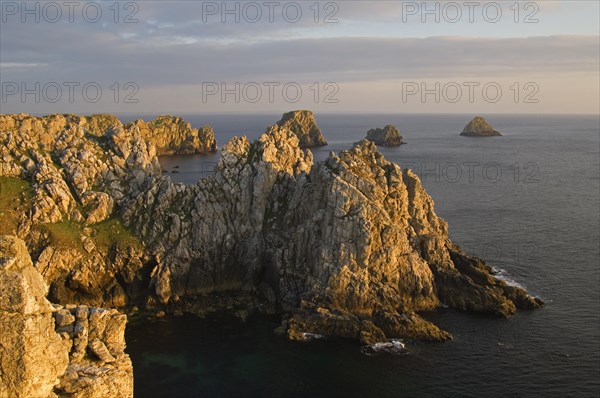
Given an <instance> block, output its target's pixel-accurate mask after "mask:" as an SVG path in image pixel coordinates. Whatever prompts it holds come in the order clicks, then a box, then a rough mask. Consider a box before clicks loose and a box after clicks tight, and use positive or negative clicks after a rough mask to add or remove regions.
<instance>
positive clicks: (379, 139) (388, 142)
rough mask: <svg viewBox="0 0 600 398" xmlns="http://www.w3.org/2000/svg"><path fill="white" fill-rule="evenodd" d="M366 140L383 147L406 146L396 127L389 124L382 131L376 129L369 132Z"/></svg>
mask: <svg viewBox="0 0 600 398" xmlns="http://www.w3.org/2000/svg"><path fill="white" fill-rule="evenodd" d="M366 139H367V140H369V141H373V142H374V143H375V144H376V145H381V146H400V145H403V144H406V142H404V141H403V140H402V136H401V135H400V132H399V131H398V129H397V128H396V126H392V125H389V124H388V125H387V126H385V127H384V128H382V129H380V128H375V129H371V130H369V131H367V137H366Z"/></svg>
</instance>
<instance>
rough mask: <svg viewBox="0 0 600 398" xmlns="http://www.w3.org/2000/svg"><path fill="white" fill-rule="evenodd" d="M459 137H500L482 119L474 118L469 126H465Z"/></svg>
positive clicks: (479, 117)
mask: <svg viewBox="0 0 600 398" xmlns="http://www.w3.org/2000/svg"><path fill="white" fill-rule="evenodd" d="M460 135H464V136H467V137H497V136H502V134H500V133H499V132H498V131H497V130H495V129H494V128H493V127H492V126H491V125H490V124H489V123H488V122H487V120H485V119H484V118H482V117H481V116H476V117H475V118H474V119H473V120H471V122H470V123H469V124H467V125H466V126H465V128H464V130H463V132H462V133H460Z"/></svg>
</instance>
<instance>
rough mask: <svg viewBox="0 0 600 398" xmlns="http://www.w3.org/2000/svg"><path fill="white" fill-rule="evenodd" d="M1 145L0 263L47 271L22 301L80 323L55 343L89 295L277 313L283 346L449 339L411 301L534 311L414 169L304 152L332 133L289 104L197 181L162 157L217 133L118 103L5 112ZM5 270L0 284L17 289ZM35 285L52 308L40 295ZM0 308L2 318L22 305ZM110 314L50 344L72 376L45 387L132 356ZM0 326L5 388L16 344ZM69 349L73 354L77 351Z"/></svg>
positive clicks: (366, 153)
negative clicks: (167, 168)
mask: <svg viewBox="0 0 600 398" xmlns="http://www.w3.org/2000/svg"><path fill="white" fill-rule="evenodd" d="M0 142H1V145H0V171H1V174H0V185H1V188H2V191H1V192H2V195H1V198H0V205H1V207H0V210H1V217H2V225H0V235H5V236H4V237H2V238H1V239H2V240H1V242H11V243H10V245H9V244H8V243H7V244H4V243H3V244H2V245H0V247H1V248H2V253H0V257H2V264H6V263H7V262H8V263H10V264H12V263H13V262H15V261H21V262H24V263H25V264H26V266H24V267H21V268H15V266H11V267H12V268H10V269H9V271H10V272H12V273H13V274H14V273H19V272H21V271H19V270H20V269H23V268H26V269H27V275H30V276H31V275H34V274H37V273H39V275H41V278H38V277H35V276H31V278H33V279H35V281H34V282H32V283H30V284H29V285H31V286H32V287H31V288H27V289H25V290H26V292H23V293H22V294H21V293H19V294H20V296H19V297H21V298H23V297H25V296H24V295H32V296H31V297H34V298H35V301H36V302H40V303H42V304H40V306H41V307H43V308H41V307H40V308H41V309H35V310H31V311H29V312H28V313H27V314H36V315H35V316H38V315H37V314H40V315H39V316H40V317H44V318H43V322H46V323H48V324H51V323H52V322H53V320H52V319H50V318H48V316H49V315H48V314H51V313H52V314H54V315H52V316H53V317H54V319H55V321H54V322H55V325H54V326H55V328H59V327H63V326H60V325H64V326H66V327H69V326H70V325H73V326H72V327H73V332H72V334H71V332H70V329H69V330H68V331H66V332H65V333H66V334H64V335H63V334H59V335H60V336H62V340H63V341H68V340H69V339H71V338H72V337H71V336H75V337H73V338H81V336H79V335H78V334H77V332H76V331H75V329H77V330H81V328H79V329H78V328H77V324H78V323H77V322H79V319H81V320H82V322H83V318H84V314H91V311H92V310H89V309H88V307H87V306H93V307H107V308H121V307H128V306H134V305H135V306H143V307H144V308H146V309H147V310H150V311H165V312H167V313H177V312H190V313H195V314H198V315H203V314H206V313H209V312H215V311H220V310H227V311H233V312H234V313H235V314H236V315H237V316H238V317H239V318H241V319H245V318H246V317H247V316H248V315H249V314H251V313H254V312H259V313H269V314H281V315H282V324H281V326H280V327H279V328H278V329H277V332H278V333H280V334H283V335H286V336H288V338H290V339H293V340H303V339H307V338H309V336H311V335H314V334H319V335H326V336H337V337H344V338H350V339H355V340H359V341H361V342H362V343H363V344H374V343H378V342H386V341H388V339H391V338H410V339H418V340H428V341H443V340H448V339H451V335H450V334H449V333H447V332H446V331H444V330H441V329H440V328H438V327H437V326H436V325H434V324H432V323H430V322H428V321H426V320H425V319H423V318H422V317H421V316H420V315H419V314H418V312H419V311H424V310H432V309H435V308H439V307H442V306H449V307H452V308H456V309H458V310H468V311H476V312H482V313H489V314H496V315H499V316H504V317H507V316H509V315H512V314H514V313H515V311H516V310H517V309H533V308H538V307H540V306H542V305H543V303H542V301H541V300H539V299H537V298H534V297H532V296H530V295H529V294H528V293H527V292H526V291H525V290H523V289H522V288H520V287H516V286H512V285H509V284H507V283H505V282H504V281H502V280H500V279H497V278H496V277H495V276H494V274H493V272H492V270H491V267H489V266H488V265H486V264H485V262H484V261H483V260H480V259H478V258H474V257H471V256H468V255H467V254H465V253H464V252H463V251H462V250H461V249H460V247H459V246H458V245H456V244H455V243H453V242H452V241H450V239H449V237H448V226H447V224H446V222H445V221H444V220H443V219H441V218H440V217H438V216H437V215H436V213H435V211H434V203H433V200H432V199H431V197H430V196H429V195H428V194H427V193H426V192H425V190H424V188H423V186H422V185H421V182H420V180H419V178H418V177H417V176H416V175H415V174H414V173H413V172H411V171H410V170H401V169H400V167H399V166H398V165H397V164H394V163H390V162H388V161H387V160H386V159H385V158H384V157H383V155H382V154H381V153H380V152H379V151H378V150H377V147H376V146H375V144H374V143H373V142H371V141H369V140H363V141H360V142H358V143H355V144H354V145H353V146H352V147H351V148H349V149H348V150H345V151H341V152H340V153H338V154H336V153H333V152H331V153H330V155H329V157H328V158H327V159H326V160H325V161H324V162H319V163H314V162H313V156H312V153H311V152H310V150H308V149H304V148H306V147H309V146H314V145H324V143H326V141H325V139H324V137H322V134H321V133H320V129H319V128H318V127H317V126H316V122H315V121H314V117H313V116H312V113H310V112H307V111H298V112H291V113H288V114H285V115H284V116H283V118H282V119H281V120H280V121H279V122H278V123H276V124H275V125H273V126H271V127H269V128H268V129H267V130H266V132H265V133H264V134H263V135H262V136H261V137H260V138H259V139H258V140H256V141H254V142H250V141H249V140H248V139H247V138H246V137H234V138H233V139H231V140H230V141H229V142H228V143H226V144H225V145H224V146H223V147H222V156H221V158H220V160H219V162H218V165H217V167H216V168H215V174H214V176H209V177H207V178H203V179H201V180H200V181H198V182H197V183H196V184H194V185H184V184H179V183H173V182H172V181H171V179H170V177H168V176H167V175H163V172H162V170H161V167H160V164H159V162H158V155H159V154H164V153H202V152H209V151H214V150H216V141H215V140H214V135H213V134H212V129H210V127H208V126H205V127H204V128H203V129H202V130H201V131H198V130H195V129H193V128H191V126H190V125H189V124H188V123H186V122H184V121H183V120H181V119H180V118H173V117H170V116H169V117H159V118H157V119H155V121H153V122H150V123H146V122H143V121H140V120H138V121H136V122H134V123H130V124H127V125H123V124H122V123H121V122H120V121H119V120H118V119H117V118H115V117H114V116H110V115H94V116H88V117H84V116H76V115H50V116H46V117H34V116H30V115H26V114H20V115H0ZM15 245H16V246H15ZM8 247H18V248H19V249H18V250H16V249H8ZM15 250H16V251H15ZM25 252H27V253H25ZM11 258H13V259H15V258H16V259H19V260H10V259H11ZM29 258H30V259H29ZM28 259H29V260H28ZM29 262H31V266H29ZM6 269H7V267H6V266H5V265H0V271H1V272H5V270H6ZM23 274H24V275H25V273H24V271H23ZM2 275H3V274H0V276H2ZM39 275H38V276H39ZM24 277H25V276H24ZM2 278H4V277H3V276H2ZM27 278H29V276H27ZM42 278H43V280H42ZM1 281H2V283H3V284H2V285H1V286H0V289H1V290H2V291H3V292H4V291H9V290H11V289H14V288H15V286H17V285H18V286H22V285H23V284H22V283H21V282H18V283H17V282H11V280H6V281H5V279H1ZM45 285H48V287H49V290H48V294H47V298H48V300H50V302H53V303H54V304H55V305H56V306H52V305H51V304H49V303H48V302H47V301H45V300H46V298H45V297H46V291H45ZM23 300H25V301H26V302H31V300H34V299H23ZM78 308H85V310H83V309H81V310H80V309H78ZM1 310H2V311H1V312H0V317H1V319H0V322H2V323H1V324H2V325H3V327H4V324H5V322H8V321H7V319H9V318H10V317H12V316H13V315H11V314H12V313H16V312H19V311H20V310H19V311H17V310H14V309H10V308H8V309H7V308H5V305H4V304H3V306H2V308H1ZM57 311H58V312H59V313H60V314H61V315H56V314H55V313H56V312H57ZM85 311H88V312H87V313H86V312H85ZM95 311H114V310H95ZM67 312H68V314H67ZM78 314H79V315H78ZM110 314H112V315H110V317H116V318H118V324H119V327H118V328H116V329H115V330H116V331H115V332H114V333H112V334H111V336H110V337H106V336H104V335H100V334H98V335H97V336H96V335H92V336H93V339H92V340H90V337H89V336H90V334H89V333H91V326H90V327H89V330H90V332H89V333H88V335H87V336H88V337H87V340H86V343H85V344H84V343H83V342H79V343H74V345H73V347H75V346H77V347H78V348H73V349H71V350H70V351H69V350H66V351H65V350H64V349H63V348H60V350H62V351H60V352H61V354H60V355H62V359H61V362H60V363H59V364H57V365H56V366H55V369H54V370H53V371H52V372H50V374H52V375H54V374H56V376H55V377H58V378H60V377H61V375H62V374H65V375H66V374H67V373H68V376H63V377H62V378H61V379H60V380H59V382H58V383H55V384H51V385H53V386H55V387H53V388H54V390H53V391H54V393H55V394H59V392H60V393H64V394H63V395H60V394H59V395H60V396H70V395H68V394H67V393H68V391H67V389H68V388H71V391H75V392H76V391H78V390H77V387H73V386H72V385H71V384H69V383H71V382H70V380H77V379H78V378H77V374H79V373H77V372H76V374H73V373H72V372H71V373H69V371H68V370H67V371H66V372H67V373H64V372H65V371H64V370H63V368H66V367H67V366H74V365H68V364H69V363H75V364H77V366H80V365H79V364H78V362H77V361H79V360H80V359H81V358H83V360H84V361H88V362H89V363H91V364H92V365H93V366H98V365H97V364H96V362H98V361H99V362H100V363H102V364H105V363H113V362H108V361H111V358H112V359H115V361H116V362H118V361H119V360H125V359H124V358H125V357H124V356H123V355H124V354H123V350H122V349H123V347H124V342H121V340H120V339H122V332H121V329H120V328H121V326H120V325H121V323H122V327H123V328H124V318H120V317H119V314H118V313H117V312H116V311H114V312H110ZM20 316H21V317H22V316H23V314H22V313H21V315H20ZM71 316H73V317H74V318H75V319H72V318H71ZM86 316H87V315H86ZM57 317H60V319H62V321H60V322H59V321H58V318H57ZM89 317H90V319H91V315H89ZM65 318H67V320H68V322H67V321H66V320H64V319H65ZM10 319H13V318H10ZM69 322H70V323H69ZM90 322H91V320H90ZM115 322H117V321H115ZM84 329H85V328H84ZM56 330H58V329H56ZM1 336H2V337H1V341H0V346H2V347H5V350H4V351H2V359H1V360H0V363H1V364H2V368H1V370H2V371H1V372H0V378H1V379H2V382H3V383H6V381H5V380H7V379H6V378H7V377H9V376H10V372H9V371H7V366H8V367H10V366H9V365H5V356H6V355H7V351H6V347H11V345H9V344H8V343H7V341H6V339H7V338H9V337H8V335H7V334H5V333H4V332H3V333H2V335H1ZM103 336H104V337H103ZM119 336H120V337H119ZM96 337H97V339H96ZM51 338H53V339H54V340H56V338H54V337H51ZM103 339H104V340H103ZM75 341H77V340H75ZM99 343H102V344H103V346H104V348H102V346H101V345H100V344H99ZM117 343H118V344H117ZM48 344H49V345H52V346H53V347H54V346H57V347H58V345H60V344H58V342H51V343H48ZM57 344H58V345H57ZM65 344H66V343H65ZM77 344H79V345H77ZM82 344H83V345H82ZM82 347H83V348H82ZM86 347H87V348H86ZM25 349H28V348H27V347H26V348H25ZM29 349H30V350H36V349H37V348H35V347H33V346H31V347H29ZM11 350H12V349H9V352H11ZM57 350H58V348H57ZM73 350H75V351H73ZM63 352H66V353H67V354H68V353H69V352H77V353H78V354H77V355H76V359H75V361H73V360H70V361H71V362H69V358H67V357H68V355H67V354H64V353H63ZM11 354H12V352H11ZM24 355H25V354H24ZM27 355H30V354H27ZM27 355H25V356H27ZM57 355H58V354H57ZM108 355H110V357H109V356H108ZM71 356H72V355H71ZM89 358H93V359H89ZM119 358H121V359H119ZM94 361H95V362H94ZM88 362H86V363H88ZM59 365H60V366H59ZM92 365H90V366H92ZM11 366H17V365H14V364H13V365H11ZM32 366H34V365H32ZM86 366H87V365H86ZM112 366H116V365H112ZM77 369H79V368H77ZM117 370H118V371H120V372H121V374H123V375H124V376H123V378H122V379H121V380H123V382H122V385H123V386H124V387H123V388H124V389H125V390H127V391H126V392H124V393H123V395H114V394H113V395H112V396H130V395H128V394H129V392H128V388H129V387H128V384H127V382H126V380H128V379H127V377H128V376H127V375H128V373H127V372H128V370H127V367H126V366H125V365H123V366H122V367H120V368H118V369H117ZM61 372H62V373H61ZM7 375H8V376H7ZM52 377H54V376H52ZM50 378H51V377H50ZM11 380H12V379H11ZM100 383H101V382H100ZM5 385H8V386H9V387H8V388H9V389H11V388H17V387H11V386H16V384H5ZM74 385H77V383H74ZM19 388H20V387H19ZM23 388H25V387H23ZM49 391H52V388H51V389H50V390H49ZM65 391H66V392H65ZM99 391H100V390H99ZM0 392H3V390H1V389H0ZM26 395H27V394H24V396H26ZM71 396H77V395H71ZM82 396H83V395H82ZM88 396H89V395H88ZM96 396H104V395H96Z"/></svg>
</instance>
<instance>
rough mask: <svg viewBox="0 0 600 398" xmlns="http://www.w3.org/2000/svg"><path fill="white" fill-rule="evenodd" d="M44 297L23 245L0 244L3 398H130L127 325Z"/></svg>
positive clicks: (108, 314) (115, 316) (2, 240)
mask: <svg viewBox="0 0 600 398" xmlns="http://www.w3.org/2000/svg"><path fill="white" fill-rule="evenodd" d="M47 290H48V288H47V287H46V284H45V283H44V280H43V278H42V276H41V275H40V274H39V272H38V271H37V270H36V269H35V268H34V266H33V263H32V261H31V257H30V256H29V253H28V252H27V247H26V246H25V242H23V241H22V240H21V239H19V238H16V237H14V236H7V235H2V236H0V348H2V349H1V350H0V397H33V398H36V397H40V398H48V397H56V396H61V397H133V369H132V365H131V360H130V359H129V356H128V355H127V354H125V352H124V349H125V338H124V337H125V324H126V322H127V317H126V316H125V315H123V314H120V313H119V312H118V311H117V310H114V309H113V310H105V309H100V308H88V307H87V306H80V307H76V306H68V307H67V308H62V306H54V305H52V304H51V303H50V302H49V301H48V300H47V299H46V297H45V295H46V293H47Z"/></svg>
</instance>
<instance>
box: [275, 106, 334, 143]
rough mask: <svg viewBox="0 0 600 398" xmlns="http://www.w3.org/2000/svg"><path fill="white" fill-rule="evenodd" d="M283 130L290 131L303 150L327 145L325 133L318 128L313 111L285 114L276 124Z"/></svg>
mask: <svg viewBox="0 0 600 398" xmlns="http://www.w3.org/2000/svg"><path fill="white" fill-rule="evenodd" d="M276 125H277V126H279V127H280V128H283V129H289V130H290V131H291V132H292V133H294V135H295V136H296V137H298V141H300V147H301V148H312V147H316V146H325V145H327V140H326V139H325V136H323V132H322V131H321V129H320V128H319V126H317V122H316V120H315V116H314V115H313V113H312V112H311V111H292V112H287V113H284V114H283V116H282V117H281V120H279V121H278V122H277V123H276Z"/></svg>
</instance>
